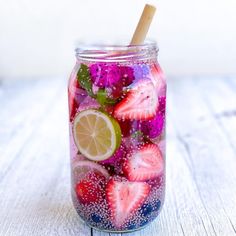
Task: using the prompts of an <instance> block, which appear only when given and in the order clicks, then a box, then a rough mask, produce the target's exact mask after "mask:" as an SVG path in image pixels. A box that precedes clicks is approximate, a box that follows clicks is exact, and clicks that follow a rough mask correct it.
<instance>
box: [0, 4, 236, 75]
mask: <svg viewBox="0 0 236 236" xmlns="http://www.w3.org/2000/svg"><path fill="white" fill-rule="evenodd" d="M145 3H146V1H143V0H116V1H114V0H99V1H98V0H97V1H96V0H84V1H83V0H5V1H4V0H0V78H38V77H44V76H68V74H69V73H70V71H71V69H72V67H73V64H74V51H73V50H74V47H75V42H76V40H77V39H82V40H87V41H88V40H89V41H90V40H93V41H101V40H104V39H106V40H108V41H111V42H112V41H113V42H115V41H116V40H117V39H121V38H126V39H129V38H131V36H132V33H133V31H134V29H135V26H136V23H137V21H138V19H139V16H140V14H141V12H142V9H143V6H144V4H145ZM149 3H152V4H155V5H156V6H157V13H156V16H155V19H154V22H153V24H152V26H151V29H150V32H149V37H150V38H153V39H156V40H157V41H158V44H159V47H160V53H159V59H160V63H161V65H162V67H163V69H164V70H165V72H166V74H167V75H170V76H172V75H174V76H199V75H200V76H205V75H207V76H220V75H224V76H229V75H236V0H178V1H176V0H159V1H152V2H149Z"/></svg>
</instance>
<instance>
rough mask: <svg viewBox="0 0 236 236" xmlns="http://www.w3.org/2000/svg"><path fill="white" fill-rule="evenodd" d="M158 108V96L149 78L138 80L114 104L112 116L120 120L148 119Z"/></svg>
mask: <svg viewBox="0 0 236 236" xmlns="http://www.w3.org/2000/svg"><path fill="white" fill-rule="evenodd" d="M157 109H158V97H157V94H156V90H155V87H154V85H153V83H152V81H151V80H143V81H139V82H138V83H137V84H136V85H135V86H134V87H132V88H131V89H130V91H129V92H128V93H127V96H126V97H125V98H124V99H123V100H121V102H120V103H118V104H117V105H116V106H115V109H114V116H115V117H116V118H118V119H121V120H149V119H152V118H153V117H154V116H155V115H156V112H157Z"/></svg>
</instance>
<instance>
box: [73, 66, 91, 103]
mask: <svg viewBox="0 0 236 236" xmlns="http://www.w3.org/2000/svg"><path fill="white" fill-rule="evenodd" d="M77 80H78V81H79V84H80V86H81V87H82V88H83V89H85V90H86V91H87V93H88V94H89V96H91V97H93V98H94V97H95V95H94V93H93V90H92V81H91V78H90V74H89V69H88V66H87V65H85V64H81V65H80V68H79V71H78V73H77Z"/></svg>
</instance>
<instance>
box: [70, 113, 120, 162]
mask: <svg viewBox="0 0 236 236" xmlns="http://www.w3.org/2000/svg"><path fill="white" fill-rule="evenodd" d="M73 135H74V140H75V144H76V146H77V147H78V149H79V151H80V152H81V154H83V155H84V156H85V157H87V158H88V159H90V160H93V161H102V160H106V159H108V158H109V157H111V156H112V155H113V153H114V152H115V151H116V149H117V148H118V147H119V146H120V142H121V130H120V126H119V124H118V122H117V121H116V120H115V119H114V118H113V117H111V116H109V115H108V114H107V113H104V112H101V111H98V110H94V109H88V110H84V111H82V112H80V113H79V114H78V115H77V116H76V117H75V119H74V124H73Z"/></svg>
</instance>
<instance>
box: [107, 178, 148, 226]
mask: <svg viewBox="0 0 236 236" xmlns="http://www.w3.org/2000/svg"><path fill="white" fill-rule="evenodd" d="M149 192H150V186H149V185H148V184H147V183H138V182H133V183H132V182H128V181H127V180H124V181H122V180H121V179H111V180H110V181H109V182H108V184H107V187H106V197H107V201H108V205H109V207H110V210H111V217H112V222H113V224H114V225H115V226H116V227H118V228H120V227H121V226H122V225H123V224H124V223H126V222H127V221H128V220H129V219H130V217H131V216H132V214H134V213H135V212H136V211H137V210H138V208H139V207H140V206H141V205H142V204H143V202H144V201H145V199H146V198H147V196H148V194H149Z"/></svg>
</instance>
